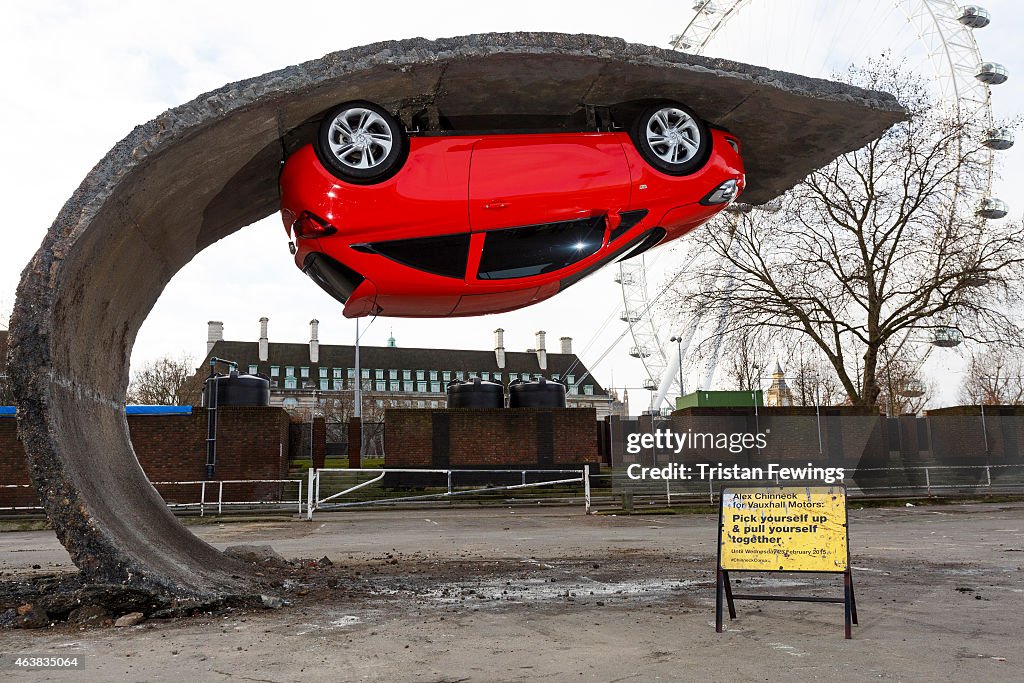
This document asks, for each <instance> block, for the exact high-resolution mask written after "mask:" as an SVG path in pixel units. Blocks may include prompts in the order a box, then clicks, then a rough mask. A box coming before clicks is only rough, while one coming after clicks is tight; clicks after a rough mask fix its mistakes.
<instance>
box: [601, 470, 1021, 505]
mask: <svg viewBox="0 0 1024 683" xmlns="http://www.w3.org/2000/svg"><path fill="white" fill-rule="evenodd" d="M845 474H846V478H845V480H844V481H840V482H836V483H839V484H845V485H846V490H847V495H848V496H849V497H850V498H868V497H876V498H884V497H890V498H896V497H899V496H901V495H904V496H906V495H909V496H928V497H933V496H937V495H939V494H942V493H959V494H977V493H983V494H985V495H996V494H999V493H1006V494H1024V464H1022V465H927V466H919V467H864V468H860V469H856V470H846V473H845ZM613 476H614V477H623V476H624V475H619V474H616V475H601V477H599V478H603V477H609V478H611V477H613ZM858 479H859V480H860V481H861V482H863V484H861V483H858V482H857V480H858ZM871 479H876V481H875V482H872V481H871ZM786 483H787V482H786V481H780V480H779V479H773V480H764V481H737V480H722V479H712V478H708V479H704V480H691V481H687V482H680V481H673V480H668V479H666V480H664V482H659V483H656V484H655V483H653V482H651V483H646V484H623V485H620V486H617V487H616V494H618V495H619V496H621V495H622V494H624V493H631V494H632V498H633V499H634V500H644V501H646V502H648V503H650V502H661V501H664V502H665V504H667V505H669V506H671V505H672V504H673V502H675V503H680V502H685V501H693V500H701V499H703V500H707V501H708V502H710V503H711V504H714V503H716V502H717V501H718V491H719V489H720V488H721V487H722V486H723V485H726V486H758V485H761V486H763V485H765V484H775V485H780V484H786ZM806 483H807V482H795V485H803V484H806ZM825 485H827V484H825ZM602 488H603V487H602Z"/></svg>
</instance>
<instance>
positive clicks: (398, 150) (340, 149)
mask: <svg viewBox="0 0 1024 683" xmlns="http://www.w3.org/2000/svg"><path fill="white" fill-rule="evenodd" d="M315 147H316V152H317V157H318V158H319V159H320V162H321V163H323V165H324V166H325V167H326V168H327V169H328V170H329V171H330V172H331V173H333V174H334V175H335V176H337V177H338V178H339V179H341V180H344V181H346V182H350V183H356V184H362V185H366V184H370V183H378V182H380V181H382V180H385V179H387V178H390V177H391V176H392V175H394V174H395V173H396V172H398V169H400V168H401V167H402V164H403V163H404V162H405V157H406V155H407V153H408V150H409V141H408V138H407V137H406V134H405V131H404V129H403V128H402V125H401V124H400V123H399V122H398V119H396V118H395V117H394V116H392V115H391V114H389V113H388V112H387V111H386V110H385V109H383V108H382V107H379V106H378V105H376V104H373V103H372V102H364V101H354V102H346V103H345V104H341V105H338V106H337V107H335V108H334V109H332V110H331V111H329V112H328V113H327V115H326V116H325V117H324V119H323V121H322V122H321V123H320V132H319V134H318V135H317V144H316V146H315Z"/></svg>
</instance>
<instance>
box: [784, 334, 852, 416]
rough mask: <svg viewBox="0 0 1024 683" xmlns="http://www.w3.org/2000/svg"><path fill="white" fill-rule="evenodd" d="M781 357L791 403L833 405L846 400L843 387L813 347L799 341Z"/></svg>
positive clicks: (833, 371) (829, 366)
mask: <svg viewBox="0 0 1024 683" xmlns="http://www.w3.org/2000/svg"><path fill="white" fill-rule="evenodd" d="M784 358H785V365H784V366H783V368H784V370H785V371H786V379H787V380H788V382H789V385H790V389H791V391H792V392H793V403H794V405H798V406H813V405H819V406H835V405H840V404H842V403H843V402H844V401H846V394H845V393H844V392H843V386H842V384H840V383H839V378H838V377H837V376H836V373H835V370H834V369H833V368H832V366H831V365H830V364H828V363H827V362H824V361H822V359H821V353H820V352H818V351H817V347H814V348H812V347H811V345H810V344H809V343H808V342H807V341H804V340H799V341H798V342H797V343H796V344H794V345H793V347H791V348H790V353H789V354H788V355H786V356H784Z"/></svg>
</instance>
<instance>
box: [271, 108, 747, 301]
mask: <svg viewBox="0 0 1024 683" xmlns="http://www.w3.org/2000/svg"><path fill="white" fill-rule="evenodd" d="M280 184H281V215H282V219H283V220H284V225H285V229H286V231H287V232H288V234H289V236H290V237H292V238H293V241H292V242H290V245H289V246H290V248H291V251H292V253H293V254H294V256H295V263H296V265H298V267H299V268H300V269H302V271H303V272H304V273H306V274H307V275H308V276H309V277H310V278H312V279H313V280H314V281H315V282H316V283H317V284H318V285H320V287H322V288H323V289H324V290H326V291H327V292H328V293H329V294H331V296H333V297H334V298H336V299H337V300H338V301H340V302H342V303H343V304H344V306H345V308H344V315H345V316H346V317H349V318H354V317H359V316H365V315H384V316H407V317H444V316H468V315H482V314H485V313H498V312H502V311H510V310H514V309H517V308H521V307H523V306H528V305H530V304H533V303H536V302H538V301H542V300H544V299H547V298H548V297H551V296H553V295H555V294H556V293H558V292H559V291H561V290H562V289H565V288H566V287H568V286H569V285H571V284H573V283H575V282H578V281H579V280H581V279H582V278H584V277H586V276H587V275H590V274H591V273H593V272H595V271H596V270H598V269H599V268H601V267H602V266H604V265H606V264H608V263H610V262H612V261H618V260H622V259H626V258H631V257H633V256H636V255H638V254H640V253H642V252H644V251H645V250H647V249H649V248H651V247H653V246H656V245H659V244H664V243H666V242H669V241H671V240H674V239H676V238H678V237H680V236H682V235H683V234H685V233H686V232H688V231H689V230H692V229H693V228H695V227H697V226H699V225H700V224H702V223H704V222H705V221H707V220H708V219H709V218H711V217H712V216H714V215H715V214H716V213H718V212H719V211H721V210H722V209H724V208H725V207H726V206H727V205H728V204H729V203H731V202H732V201H734V200H735V199H736V197H737V196H738V195H739V193H740V192H742V190H743V187H744V172H743V161H742V159H741V157H740V143H739V141H738V140H737V139H736V137H735V136H733V135H731V134H730V133H728V132H727V131H725V130H722V129H719V128H715V127H712V126H709V125H708V124H706V123H705V122H703V121H702V120H701V119H699V118H698V117H697V115H696V114H695V113H693V112H692V111H690V110H689V109H688V108H686V107H685V106H683V105H681V104H678V103H674V102H657V103H648V104H646V105H643V106H642V108H640V109H638V110H636V113H634V115H633V116H632V121H631V125H630V126H629V129H628V130H622V129H617V128H615V127H614V126H606V129H605V130H600V129H598V130H582V131H578V132H566V131H556V132H527V133H501V132H491V133H483V134H470V133H465V132H454V133H451V132H449V133H420V134H417V133H409V132H407V131H406V129H405V128H404V127H403V126H402V125H401V124H400V123H399V121H398V120H397V119H396V118H395V117H394V116H393V115H392V114H391V113H389V112H388V111H387V110H385V109H384V108H382V107H380V106H378V105H376V104H373V103H371V102H365V101H353V102H347V103H345V104H342V105H339V106H337V107H335V108H334V109H332V110H331V111H330V112H328V113H327V115H326V116H325V117H324V119H323V121H322V123H321V125H320V128H319V133H318V135H317V139H316V140H315V142H314V143H313V144H307V145H305V146H304V147H302V148H300V149H299V150H297V151H296V152H295V153H294V154H292V155H291V156H290V157H289V158H288V160H287V161H286V162H285V164H284V167H283V169H282V172H281V181H280Z"/></svg>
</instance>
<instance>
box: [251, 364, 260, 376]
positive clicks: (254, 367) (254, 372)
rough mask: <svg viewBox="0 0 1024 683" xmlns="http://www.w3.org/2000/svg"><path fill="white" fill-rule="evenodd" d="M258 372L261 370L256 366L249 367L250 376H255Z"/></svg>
mask: <svg viewBox="0 0 1024 683" xmlns="http://www.w3.org/2000/svg"><path fill="white" fill-rule="evenodd" d="M257 370H259V368H257V367H256V366H255V365H250V366H249V374H250V375H255V374H256V372H257Z"/></svg>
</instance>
